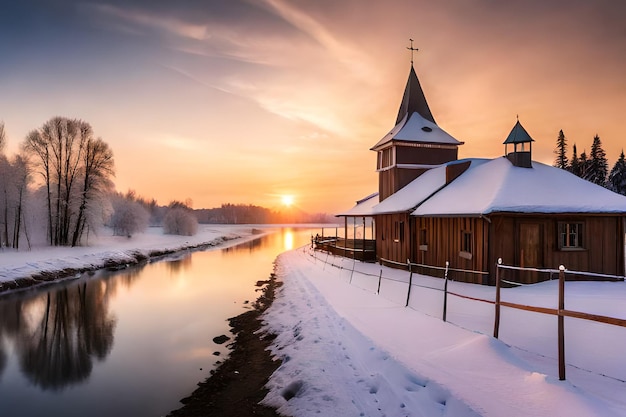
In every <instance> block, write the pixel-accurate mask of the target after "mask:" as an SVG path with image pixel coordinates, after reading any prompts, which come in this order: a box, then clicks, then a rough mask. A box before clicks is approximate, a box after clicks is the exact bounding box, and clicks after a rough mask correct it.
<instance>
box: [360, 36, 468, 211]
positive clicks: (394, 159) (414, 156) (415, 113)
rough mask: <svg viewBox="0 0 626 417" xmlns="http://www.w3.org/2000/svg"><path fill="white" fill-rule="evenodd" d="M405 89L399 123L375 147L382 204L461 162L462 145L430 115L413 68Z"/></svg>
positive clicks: (413, 50)
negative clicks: (446, 165) (417, 180)
mask: <svg viewBox="0 0 626 417" xmlns="http://www.w3.org/2000/svg"><path fill="white" fill-rule="evenodd" d="M407 49H410V50H411V71H410V72H409V79H408V80H407V83H406V87H405V88H404V95H403V96H402V103H401V104H400V110H399V111H398V117H397V118H396V124H395V126H394V127H393V129H391V131H390V132H389V133H387V134H386V135H385V136H384V137H383V138H382V139H381V140H379V141H378V143H376V145H374V146H373V147H372V148H370V149H371V150H372V151H375V152H376V153H377V154H378V158H377V162H376V170H377V171H378V190H379V198H380V201H383V200H384V199H385V198H387V197H389V196H390V195H391V194H393V193H395V192H396V191H398V190H399V189H400V188H402V187H404V186H405V185H407V184H408V183H410V182H411V181H413V180H414V179H415V178H417V177H419V176H420V175H421V174H423V173H424V172H425V171H427V170H428V169H431V168H434V167H436V166H439V165H441V164H444V163H447V162H449V161H454V160H456V159H457V155H458V147H459V145H462V144H463V142H460V141H458V140H456V139H455V138H453V137H452V136H450V135H449V134H448V133H446V132H445V131H444V130H443V129H441V128H440V127H439V126H438V125H437V123H436V122H435V118H434V117H433V114H432V113H431V112H430V108H429V107H428V103H427V102H426V97H425V96H424V91H423V90H422V86H421V85H420V82H419V80H418V79H417V74H416V73H415V69H414V68H413V53H414V52H415V51H417V49H416V48H413V41H412V40H411V47H410V48H407Z"/></svg>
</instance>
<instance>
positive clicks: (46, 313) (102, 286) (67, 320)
mask: <svg viewBox="0 0 626 417" xmlns="http://www.w3.org/2000/svg"><path fill="white" fill-rule="evenodd" d="M108 291H109V288H108V285H107V282H106V281H96V282H82V283H77V284H75V285H72V286H69V287H65V288H60V289H56V290H50V291H48V292H46V293H43V294H40V295H36V296H33V297H31V298H28V299H22V298H18V299H14V300H7V301H5V302H3V303H2V304H1V305H2V328H0V336H1V335H2V334H3V335H4V338H7V339H8V340H9V341H10V342H11V341H13V342H14V344H15V345H16V347H17V349H16V353H17V356H18V360H19V364H20V368H21V370H22V372H23V374H24V375H25V376H26V378H27V379H28V380H29V381H30V382H31V383H32V384H34V385H35V386H38V387H40V388H42V389H44V390H60V389H63V388H65V387H66V386H69V385H72V384H75V383H78V382H81V381H83V380H85V379H86V378H88V377H89V375H90V373H91V369H92V367H93V360H94V359H96V360H103V359H104V358H105V357H106V356H107V355H108V354H109V352H111V348H112V347H113V331H114V329H115V318H114V317H112V316H111V314H110V313H109V311H108V296H109V294H108ZM4 361H5V362H6V358H5V359H4Z"/></svg>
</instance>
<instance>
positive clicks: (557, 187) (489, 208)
mask: <svg viewBox="0 0 626 417" xmlns="http://www.w3.org/2000/svg"><path fill="white" fill-rule="evenodd" d="M422 176H423V175H422ZM417 180H419V178H418V179H417ZM417 180H416V181H417ZM497 212H514V213H622V214H626V197H624V196H622V195H619V194H616V193H614V192H612V191H609V190H607V189H606V188H603V187H601V186H598V185H596V184H593V183H591V182H589V181H586V180H583V179H581V178H579V177H577V176H575V175H573V174H572V173H570V172H568V171H565V170H562V169H559V168H555V167H552V166H548V165H545V164H542V163H539V162H534V161H533V162H532V169H529V168H522V167H516V166H513V164H511V162H510V161H509V160H508V159H506V158H504V157H500V158H496V159H492V160H489V161H488V162H486V163H483V164H480V165H479V166H476V167H475V168H473V169H468V170H467V171H465V172H464V173H463V174H462V175H460V176H459V177H458V178H456V179H455V180H454V181H452V182H451V183H450V184H449V185H447V186H446V187H444V188H443V189H442V190H440V191H439V192H437V193H436V194H435V195H433V196H432V197H431V198H430V199H428V200H426V201H425V202H424V203H423V204H421V205H420V206H419V207H418V208H417V209H416V210H415V211H414V212H413V213H412V214H413V215H415V216H476V215H486V214H490V213H497Z"/></svg>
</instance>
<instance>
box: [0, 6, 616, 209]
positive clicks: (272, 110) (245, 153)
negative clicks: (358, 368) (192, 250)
mask: <svg viewBox="0 0 626 417" xmlns="http://www.w3.org/2000/svg"><path fill="white" fill-rule="evenodd" d="M4 3H5V4H3V5H2V11H1V12H0V120H3V121H4V122H5V126H6V131H7V135H8V140H9V147H8V152H9V153H14V152H16V151H17V150H18V147H19V144H20V143H21V142H22V140H23V139H24V137H25V135H26V134H27V133H28V131H30V130H32V129H35V128H38V127H40V126H41V125H43V123H44V122H45V121H47V120H48V119H50V118H51V117H53V116H57V115H59V116H66V117H70V118H80V119H83V120H85V121H87V122H89V123H90V124H91V125H92V126H93V128H94V131H95V133H96V135H98V136H101V137H102V138H103V139H104V140H105V141H106V142H107V143H108V144H109V145H110V146H111V148H112V149H113V151H114V154H115V165H116V178H115V184H116V187H117V189H118V190H119V191H123V192H124V191H126V190H128V189H133V190H135V191H136V192H137V193H138V194H140V195H142V196H145V197H149V198H151V197H154V198H156V199H157V200H158V201H159V203H161V204H167V203H168V202H169V201H170V200H172V199H178V200H185V199H187V198H191V199H192V200H193V205H194V207H195V208H201V207H207V208H208V207H216V206H219V205H220V204H222V203H246V204H247V203H251V204H258V205H262V206H265V207H270V208H274V207H278V206H280V205H281V201H284V200H283V196H284V195H293V196H294V204H295V205H296V206H298V207H300V208H302V209H304V210H306V211H309V212H321V211H324V212H331V213H334V212H338V211H342V210H345V209H348V208H350V207H352V205H353V204H354V201H355V200H357V199H359V198H361V197H363V196H365V195H367V194H370V193H371V192H373V191H376V190H377V174H376V172H375V154H374V152H372V151H370V150H369V148H370V147H371V146H373V145H374V144H375V143H376V142H378V140H379V139H380V138H382V137H383V136H384V135H385V134H386V133H387V132H388V131H389V130H390V129H391V128H392V127H393V124H394V121H395V117H396V114H397V111H398V106H399V105H400V101H401V97H402V93H403V89H404V85H405V83H406V79H407V77H408V74H409V69H410V59H411V56H410V53H409V51H408V50H407V49H406V47H407V46H409V38H413V39H414V40H415V42H414V46H415V47H417V48H419V52H417V53H416V55H415V69H416V72H417V75H418V77H419V78H420V81H421V84H422V87H423V89H424V92H425V94H426V98H427V100H428V102H429V104H430V108H431V110H432V112H433V115H434V117H435V120H436V121H437V122H438V124H439V126H440V127H442V128H443V129H444V130H446V131H447V132H448V133H450V134H451V135H453V136H454V137H456V138H457V139H458V140H460V141H463V142H465V145H463V146H462V147H461V148H460V152H459V153H460V155H459V157H461V158H464V157H496V156H499V155H501V154H502V153H503V151H504V147H503V145H502V142H503V140H504V139H505V138H506V136H507V134H508V133H509V131H510V130H511V128H512V127H513V125H514V124H515V120H516V115H519V119H520V122H521V123H522V124H523V125H524V127H525V128H526V129H527V130H528V132H529V133H530V135H531V136H533V138H534V139H535V140H536V142H535V144H534V146H533V151H534V159H535V160H538V161H541V162H545V163H548V164H551V163H552V162H553V160H554V155H553V149H554V146H555V141H556V138H557V134H558V131H559V129H563V131H564V132H565V135H566V137H567V139H568V143H569V145H570V151H569V152H568V154H569V155H571V145H572V144H574V143H576V145H577V147H578V151H579V153H580V152H582V151H583V150H587V152H589V148H590V146H591V142H592V139H593V136H594V135H595V134H598V135H600V138H601V139H602V141H603V144H604V147H605V150H606V152H607V156H608V158H609V164H610V165H611V166H612V165H613V163H614V162H615V160H616V159H617V157H618V155H619V152H620V151H621V150H622V148H623V147H624V144H626V141H625V138H626V135H625V128H624V118H625V116H624V112H625V111H626V25H625V24H624V22H625V21H626V2H623V1H615V0H594V1H587V0H571V1H565V0H560V1H554V0H514V1H497V0H473V1H470V0H445V1H437V2H434V1H422V0H392V1H384V2H383V1H380V2H378V1H377V2H366V1H361V0H316V1H312V0H311V1H304V0H297V1H288V0H249V1H245V0H244V1H238V0H232V1H231V0H228V1H226V0H220V1H211V0H193V1H170V0H123V1H122V0H108V1H99V0H93V1H85V2H82V1H70V0H22V1H16V2H4Z"/></svg>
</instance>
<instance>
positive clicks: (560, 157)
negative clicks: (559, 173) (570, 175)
mask: <svg viewBox="0 0 626 417" xmlns="http://www.w3.org/2000/svg"><path fill="white" fill-rule="evenodd" d="M554 153H555V154H556V159H555V160H554V166H555V167H557V168H561V169H568V166H569V161H568V160H567V139H565V134H564V133H563V130H559V136H558V137H557V138H556V149H555V150H554Z"/></svg>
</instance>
